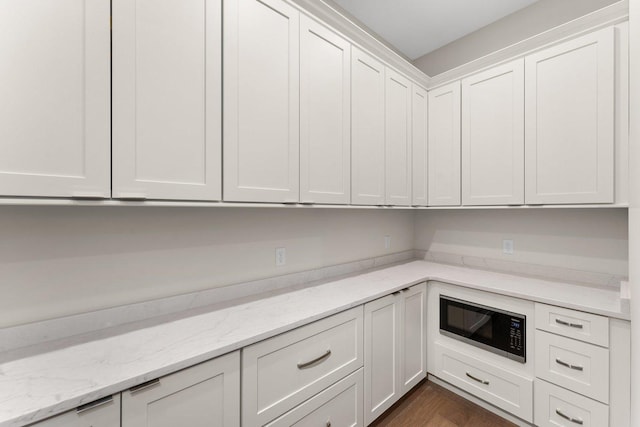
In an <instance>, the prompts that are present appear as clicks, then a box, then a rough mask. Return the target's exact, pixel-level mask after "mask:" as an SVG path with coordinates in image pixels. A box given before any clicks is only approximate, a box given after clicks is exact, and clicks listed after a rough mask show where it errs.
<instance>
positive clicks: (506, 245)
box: [502, 239, 513, 255]
mask: <svg viewBox="0 0 640 427" xmlns="http://www.w3.org/2000/svg"><path fill="white" fill-rule="evenodd" d="M502 253H503V254H507V255H512V254H513V240H511V239H505V240H503V241H502Z"/></svg>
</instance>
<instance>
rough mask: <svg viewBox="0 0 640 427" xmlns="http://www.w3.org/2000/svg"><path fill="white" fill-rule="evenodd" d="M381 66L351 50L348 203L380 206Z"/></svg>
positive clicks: (382, 157) (382, 155) (382, 199)
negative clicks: (349, 195)
mask: <svg viewBox="0 0 640 427" xmlns="http://www.w3.org/2000/svg"><path fill="white" fill-rule="evenodd" d="M384 75H385V67H384V65H383V64H382V63H381V62H379V61H377V60H376V59H374V58H373V57H371V56H369V55H367V54H366V53H364V52H362V51H360V50H358V49H356V48H352V54H351V79H352V80H351V144H352V170H351V193H352V195H351V203H352V204H354V205H383V204H384V203H385V191H384V186H385V183H384V180H385V179H384V166H385V148H384V147H385V145H384V138H385V135H384V132H385V126H384V110H385V103H384V86H385V78H384Z"/></svg>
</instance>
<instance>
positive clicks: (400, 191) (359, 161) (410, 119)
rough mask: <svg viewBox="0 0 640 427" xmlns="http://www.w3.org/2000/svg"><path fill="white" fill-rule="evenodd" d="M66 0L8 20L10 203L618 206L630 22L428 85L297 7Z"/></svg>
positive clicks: (15, 7) (3, 144)
mask: <svg viewBox="0 0 640 427" xmlns="http://www.w3.org/2000/svg"><path fill="white" fill-rule="evenodd" d="M60 1H61V2H62V4H58V3H56V7H52V6H47V5H43V4H42V2H40V1H37V0H9V1H7V4H6V5H5V7H4V8H3V13H2V14H1V16H0V52H2V55H3V57H4V58H5V60H4V61H2V64H3V65H2V67H0V93H1V94H2V102H0V196H10V197H11V196H14V197H67V198H79V199H82V198H93V199H100V198H111V197H112V198H115V199H121V200H145V199H156V200H201V201H219V200H224V201H227V202H272V203H318V204H353V205H379V206H382V205H396V206H411V205H414V206H456V205H461V204H462V205H520V204H553V203H612V202H614V199H615V200H616V201H619V200H618V199H616V197H615V195H614V182H615V181H616V179H614V178H615V177H616V176H617V175H616V174H617V173H618V172H617V171H616V169H615V168H614V164H616V161H617V162H618V163H620V162H621V161H624V160H625V156H624V152H623V151H616V149H615V147H614V146H615V145H616V137H617V136H616V133H618V136H619V137H622V135H624V126H621V125H620V124H619V118H620V117H624V116H625V114H624V111H625V110H624V109H622V110H620V112H618V113H616V111H615V108H616V105H620V104H618V103H619V100H617V99H616V96H615V94H616V93H623V92H624V90H621V89H620V88H619V87H618V89H616V85H620V80H624V79H619V78H618V75H617V74H616V73H617V72H618V71H617V69H624V66H620V65H618V66H616V65H615V64H617V60H616V53H615V52H616V42H615V37H616V33H615V31H616V29H615V28H607V29H604V30H600V31H597V32H594V33H592V34H589V35H586V36H583V37H581V38H577V39H574V40H572V41H569V42H567V43H563V44H559V45H556V46H553V47H551V48H548V49H545V50H541V51H538V52H536V53H533V54H531V55H528V56H526V57H525V58H521V59H518V60H515V61H513V62H511V63H508V64H503V65H500V66H497V67H494V68H492V69H489V70H487V71H484V72H481V73H479V74H475V75H472V76H470V77H467V78H465V79H463V80H462V81H457V82H454V83H451V84H448V85H446V86H441V87H439V88H436V89H434V90H431V91H429V92H428V93H427V91H426V90H424V89H423V88H422V87H420V86H419V85H417V84H415V83H414V82H412V81H411V80H409V79H407V78H406V77H405V76H403V75H401V74H399V73H398V72H396V71H395V70H393V69H391V68H390V67H388V66H387V65H386V64H384V63H383V62H381V61H380V60H379V59H377V58H374V57H372V56H371V55H369V54H368V53H366V52H364V51H362V50H360V49H358V48H357V47H355V46H353V45H352V44H351V42H350V41H349V40H347V39H345V38H343V37H342V36H341V35H340V34H338V33H336V32H334V31H332V30H331V29H330V28H329V27H326V26H324V25H322V24H321V23H319V22H318V21H316V20H314V19H313V18H311V17H310V16H307V15H306V14H304V13H302V12H301V11H300V10H299V9H298V8H296V7H294V6H293V5H291V4H290V3H288V2H286V1H284V0H229V1H226V2H225V7H224V8H223V7H222V0H181V1H177V0H136V1H131V0H113V1H112V2H110V1H109V0H94V1H88V0H60ZM110 3H111V5H110ZM110 6H111V10H110ZM110 14H111V15H112V22H113V28H112V30H110V26H109V16H110ZM223 22H224V33H223V25H222V24H223ZM110 56H111V58H112V59H110ZM223 74H224V79H223V78H222V76H223ZM616 90H618V91H619V92H616ZM620 99H622V98H620ZM223 113H224V114H223ZM614 113H616V114H614ZM621 153H622V154H621ZM615 156H618V157H617V159H615ZM618 181H623V180H618Z"/></svg>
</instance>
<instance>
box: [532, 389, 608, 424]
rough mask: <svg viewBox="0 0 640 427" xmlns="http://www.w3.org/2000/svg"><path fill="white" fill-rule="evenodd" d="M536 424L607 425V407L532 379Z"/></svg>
mask: <svg viewBox="0 0 640 427" xmlns="http://www.w3.org/2000/svg"><path fill="white" fill-rule="evenodd" d="M535 402H536V405H535V416H534V421H535V424H536V425H537V426H539V427H556V426H572V425H576V426H582V427H605V426H608V425H609V407H608V406H607V405H604V404H602V403H600V402H596V401H595V400H592V399H589V398H587V397H584V396H581V395H579V394H577V393H573V392H571V391H569V390H566V389H564V388H561V387H558V386H556V385H553V384H550V383H548V382H546V381H543V380H536V381H535Z"/></svg>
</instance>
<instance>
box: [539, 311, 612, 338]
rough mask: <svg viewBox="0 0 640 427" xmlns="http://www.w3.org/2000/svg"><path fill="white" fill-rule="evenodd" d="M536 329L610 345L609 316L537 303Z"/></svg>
mask: <svg viewBox="0 0 640 427" xmlns="http://www.w3.org/2000/svg"><path fill="white" fill-rule="evenodd" d="M536 329H541V330H543V331H548V332H553V333H554V334H558V335H563V336H565V337H569V338H575V339H577V340H580V341H585V342H590V343H592V344H597V345H600V346H603V347H609V318H607V317H604V316H598V315H596V314H589V313H583V312H581V311H575V310H569V309H567V308H560V307H554V306H552V305H545V304H536Z"/></svg>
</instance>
